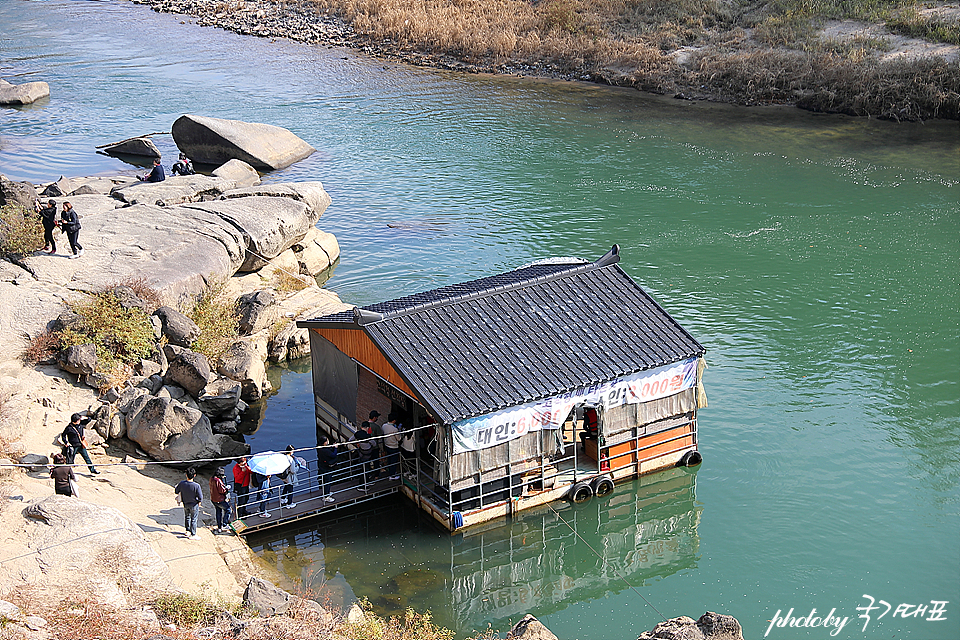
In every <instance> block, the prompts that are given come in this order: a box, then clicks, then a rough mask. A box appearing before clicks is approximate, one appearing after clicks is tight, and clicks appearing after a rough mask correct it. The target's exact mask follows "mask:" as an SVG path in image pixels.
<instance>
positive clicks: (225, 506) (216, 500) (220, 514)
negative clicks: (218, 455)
mask: <svg viewBox="0 0 960 640" xmlns="http://www.w3.org/2000/svg"><path fill="white" fill-rule="evenodd" d="M228 493H230V488H229V487H228V486H227V472H226V471H225V470H224V468H223V467H218V468H217V472H216V473H215V474H213V476H212V477H211V478H210V502H212V503H213V507H214V509H216V510H217V528H216V532H217V533H222V532H223V530H224V529H226V527H227V524H229V522H230V502H229V499H228V498H227V494H228Z"/></svg>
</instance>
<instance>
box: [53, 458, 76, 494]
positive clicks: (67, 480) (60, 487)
mask: <svg viewBox="0 0 960 640" xmlns="http://www.w3.org/2000/svg"><path fill="white" fill-rule="evenodd" d="M53 464H54V465H56V466H54V467H53V469H50V477H51V478H53V491H54V493H56V494H57V495H58V496H72V495H73V486H72V484H73V483H74V482H76V481H77V476H75V475H73V467H71V466H69V465H68V464H67V458H66V457H65V456H64V455H63V454H62V453H57V454H54V456H53Z"/></svg>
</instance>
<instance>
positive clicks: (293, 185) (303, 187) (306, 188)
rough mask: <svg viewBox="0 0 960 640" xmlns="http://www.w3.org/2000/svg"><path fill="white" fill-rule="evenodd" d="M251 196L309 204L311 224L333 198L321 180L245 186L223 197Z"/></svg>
mask: <svg viewBox="0 0 960 640" xmlns="http://www.w3.org/2000/svg"><path fill="white" fill-rule="evenodd" d="M250 196H266V197H268V198H290V199H291V200H296V201H297V202H302V203H303V204H305V205H307V208H308V209H309V210H310V224H311V226H312V225H315V224H316V223H317V221H318V220H319V219H320V216H322V215H323V212H324V211H326V210H327V207H329V206H330V203H331V202H333V200H332V199H331V198H330V194H329V193H327V191H326V189H324V188H323V183H322V182H319V181H311V182H280V183H275V184H262V185H260V186H257V187H245V188H241V189H230V190H229V191H224V193H223V199H224V200H229V199H231V198H249V197H250Z"/></svg>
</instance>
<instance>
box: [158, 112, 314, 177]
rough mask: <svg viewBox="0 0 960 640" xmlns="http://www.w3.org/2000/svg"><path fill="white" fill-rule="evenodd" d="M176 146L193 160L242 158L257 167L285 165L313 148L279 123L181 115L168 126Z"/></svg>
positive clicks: (222, 161)
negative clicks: (279, 125) (170, 127)
mask: <svg viewBox="0 0 960 640" xmlns="http://www.w3.org/2000/svg"><path fill="white" fill-rule="evenodd" d="M171 131H172V133H173V140H174V142H176V143H177V147H179V148H180V150H181V151H183V152H184V153H186V154H187V155H188V156H190V157H191V158H193V159H194V161H195V162H202V163H205V164H216V165H219V164H222V163H224V162H226V161H228V160H231V159H234V158H235V159H237V160H243V161H244V162H246V163H247V164H249V165H251V166H253V167H254V168H256V169H263V170H273V169H282V168H284V167H288V166H290V165H291V164H293V163H294V162H297V161H298V160H303V159H304V158H306V157H307V156H309V155H310V154H311V153H313V152H314V151H316V149H314V148H313V147H311V146H310V145H308V144H307V143H306V142H304V141H303V140H301V139H300V138H298V137H297V136H295V135H294V134H293V133H291V132H290V131H287V130H286V129H284V128H282V127H276V126H273V125H269V124H258V123H250V122H241V121H240V120H224V119H221V118H208V117H205V116H196V115H189V114H188V115H183V116H180V117H179V118H177V120H176V121H175V122H174V123H173V128H172V129H171Z"/></svg>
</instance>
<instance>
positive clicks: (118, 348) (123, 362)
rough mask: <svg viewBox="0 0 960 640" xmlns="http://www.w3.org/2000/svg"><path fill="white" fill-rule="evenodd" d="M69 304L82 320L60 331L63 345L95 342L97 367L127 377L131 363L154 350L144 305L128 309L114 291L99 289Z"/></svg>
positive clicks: (114, 374) (108, 374) (152, 337)
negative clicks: (143, 308) (142, 307)
mask: <svg viewBox="0 0 960 640" xmlns="http://www.w3.org/2000/svg"><path fill="white" fill-rule="evenodd" d="M68 306H69V307H70V309H71V310H72V311H73V312H74V313H76V314H77V315H78V316H80V322H79V323H78V324H77V325H76V326H74V327H73V328H70V329H66V330H64V331H62V332H60V335H59V337H60V344H61V346H62V347H63V348H66V347H70V346H79V345H83V344H93V345H94V346H95V347H96V349H97V362H98V366H97V369H98V370H100V371H101V372H102V373H104V374H106V375H107V376H111V377H116V378H120V379H122V378H124V377H127V376H128V375H129V373H130V365H132V364H134V363H136V362H137V361H138V360H140V359H141V358H145V357H147V356H149V355H150V354H151V353H152V352H153V349H154V344H155V342H154V335H153V325H152V324H151V323H150V318H149V317H148V316H147V314H146V313H144V312H143V310H142V309H136V308H131V309H124V308H123V307H122V306H120V303H119V301H118V300H117V297H116V296H115V295H114V294H113V292H112V291H110V290H107V291H101V292H100V293H95V294H93V295H91V296H88V297H87V298H86V299H84V300H82V301H80V302H73V303H70V304H69V305H68ZM101 365H102V366H101Z"/></svg>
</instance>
